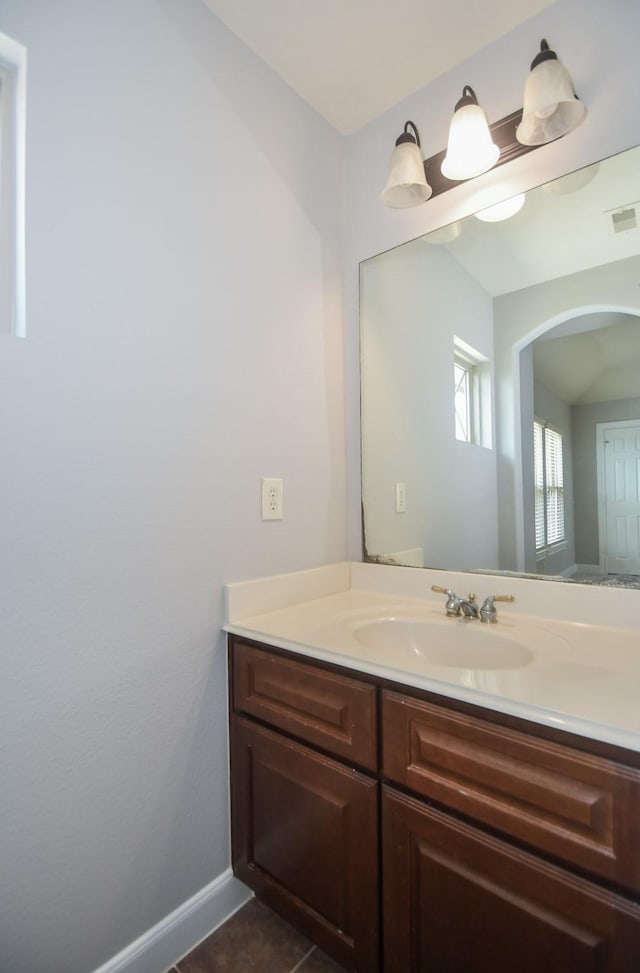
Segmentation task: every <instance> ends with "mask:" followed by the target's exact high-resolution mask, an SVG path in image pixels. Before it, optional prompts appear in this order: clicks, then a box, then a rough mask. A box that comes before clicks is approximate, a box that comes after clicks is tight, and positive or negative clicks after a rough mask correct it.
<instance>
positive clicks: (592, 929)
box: [382, 787, 640, 973]
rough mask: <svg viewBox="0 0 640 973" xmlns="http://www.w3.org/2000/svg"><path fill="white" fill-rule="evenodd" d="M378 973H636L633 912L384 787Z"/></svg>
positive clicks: (639, 929) (639, 914)
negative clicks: (380, 960)
mask: <svg viewBox="0 0 640 973" xmlns="http://www.w3.org/2000/svg"><path fill="white" fill-rule="evenodd" d="M382 814H383V889H384V905H383V914H384V970H385V973H515V971H517V973H541V971H542V973H545V971H546V973H635V971H637V970H640V907H638V906H637V905H634V904H633V903H631V902H629V901H628V900H626V899H624V898H622V897H620V896H617V895H614V894H612V893H609V892H607V891H605V890H603V889H599V888H598V887H597V886H595V885H593V884H592V883H590V882H587V881H584V880H583V879H580V878H577V877H576V876H573V875H571V874H570V873H568V872H565V871H564V870H563V869H561V868H557V867H555V866H552V865H549V864H547V863H545V862H543V861H542V860H541V859H537V858H536V857H535V856H533V855H530V854H528V853H525V852H523V851H520V850H519V849H517V848H515V847H512V846H510V845H509V844H507V843H506V842H504V841H500V840H498V839H496V838H493V837H491V836H489V835H486V834H484V833H483V832H481V831H479V830H477V829H476V828H473V827H471V826H469V825H467V824H464V823H462V822H460V821H458V820H456V819H454V818H452V817H450V816H449V815H446V814H444V813H442V812H440V811H438V810H436V809H435V808H432V807H429V806H427V805H423V804H421V803H419V802H418V801H415V800H413V799H412V798H409V797H406V796H405V795H402V794H399V793H396V792H394V791H393V790H392V789H391V788H386V787H385V788H383V811H382Z"/></svg>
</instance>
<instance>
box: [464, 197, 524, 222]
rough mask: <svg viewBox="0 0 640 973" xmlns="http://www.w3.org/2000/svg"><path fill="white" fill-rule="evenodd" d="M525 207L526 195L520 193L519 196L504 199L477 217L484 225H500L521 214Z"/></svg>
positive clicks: (480, 211)
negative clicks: (503, 221)
mask: <svg viewBox="0 0 640 973" xmlns="http://www.w3.org/2000/svg"><path fill="white" fill-rule="evenodd" d="M523 206H524V193H519V194H518V195H517V196H511V197H510V198H509V199H503V200H502V202H501V203H495V204H494V205H493V206H487V208H486V209H481V210H479V212H477V213H476V214H475V215H476V217H477V219H479V220H482V222H483V223H500V222H501V220H508V219H511V217H512V216H515V215H516V213H519V212H520V210H521V209H522V207H523Z"/></svg>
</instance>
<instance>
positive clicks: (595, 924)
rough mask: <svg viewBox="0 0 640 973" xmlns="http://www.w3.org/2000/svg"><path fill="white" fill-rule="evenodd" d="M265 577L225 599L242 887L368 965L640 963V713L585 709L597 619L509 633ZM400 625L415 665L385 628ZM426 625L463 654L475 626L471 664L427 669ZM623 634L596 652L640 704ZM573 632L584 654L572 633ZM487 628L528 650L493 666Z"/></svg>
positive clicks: (510, 626) (344, 958) (236, 851)
mask: <svg viewBox="0 0 640 973" xmlns="http://www.w3.org/2000/svg"><path fill="white" fill-rule="evenodd" d="M366 568H369V571H370V572H371V571H373V572H374V574H373V575H372V574H371V573H369V575H368V576H367V577H368V578H374V579H375V580H374V585H375V584H378V582H379V580H380V578H381V575H378V576H377V577H376V575H375V572H376V571H378V572H379V571H380V569H379V568H378V567H377V566H366V565H365V566H359V567H358V568H357V570H358V571H362V570H364V569H366ZM303 574H304V573H303ZM419 574H420V575H421V581H422V583H423V584H424V583H425V582H426V580H427V579H426V578H424V577H423V576H422V575H423V573H422V572H419ZM291 577H293V576H291ZM334 580H335V579H334ZM269 581H270V582H271V581H272V579H269ZM360 582H362V576H361V578H360ZM323 583H324V582H323ZM412 583H413V582H412ZM251 584H257V583H249V587H248V588H247V587H244V590H238V591H236V592H230V595H229V622H228V624H227V626H226V628H227V630H228V631H229V632H230V637H229V661H230V708H231V779H232V843H233V865H234V870H235V873H236V875H237V876H238V877H239V878H241V879H242V880H243V881H244V882H245V883H246V884H247V885H248V886H250V887H251V888H252V889H254V891H255V892H256V894H257V895H259V896H260V897H261V898H262V899H263V900H264V901H265V902H267V903H268V904H269V905H270V906H272V907H273V908H274V909H276V910H277V911H279V912H280V913H281V914H282V915H283V916H285V918H287V919H288V920H289V921H290V922H291V923H292V924H294V925H296V926H297V927H298V928H299V929H300V930H301V931H302V932H304V933H305V934H306V935H308V936H309V938H310V939H312V940H313V941H314V942H316V943H317V944H318V945H320V946H321V948H323V949H324V950H325V951H326V952H328V953H329V954H331V955H333V956H334V957H335V958H336V959H337V960H338V962H340V963H341V964H343V965H344V966H345V967H346V968H348V969H352V970H355V971H358V973H376V971H383V973H408V971H425V973H427V971H429V973H431V971H437V973H462V971H464V973H467V971H473V973H500V971H510V973H512V971H514V970H518V971H519V973H528V971H532V973H533V971H534V970H535V971H536V973H537V971H539V970H540V969H546V970H549V971H550V973H551V971H553V973H564V971H566V973H583V971H584V973H587V971H589V973H591V971H593V973H596V971H598V973H604V971H607V973H635V971H637V970H638V969H640V725H637V724H638V723H639V722H640V717H639V716H638V714H637V713H635V712H631V709H629V707H628V706H627V703H626V702H625V699H624V698H620V697H619V698H618V700H617V701H614V704H615V705H614V706H613V707H612V708H610V709H609V710H607V713H608V714H609V715H608V717H607V718H608V719H609V723H607V724H605V723H598V722H597V720H598V719H600V718H601V717H602V715H603V712H604V711H603V710H601V711H599V712H596V713H595V714H594V715H595V719H594V721H593V723H592V724H590V723H589V721H588V719H587V716H588V714H587V712H586V711H585V710H584V709H583V708H581V707H584V706H587V707H588V706H589V705H590V702H589V698H588V697H589V690H588V687H587V688H586V689H585V691H584V692H581V691H580V686H579V683H578V682H577V680H579V679H580V676H581V675H582V677H583V679H584V682H585V685H586V683H587V682H588V680H587V670H588V669H589V668H591V670H595V669H598V670H599V671H598V672H597V673H595V674H596V676H597V678H598V682H599V685H600V692H598V693H593V700H592V701H591V705H592V707H596V708H597V697H598V696H600V697H602V696H603V695H606V692H607V678H606V672H609V674H610V677H611V672H612V671H613V670H612V669H611V670H605V669H604V668H602V667H598V666H595V665H594V664H593V656H592V655H591V656H590V655H589V651H590V650H589V638H590V637H594V635H595V638H596V641H597V639H598V638H601V637H602V631H599V630H597V626H592V625H586V624H584V623H582V625H578V627H577V628H574V629H571V628H570V629H569V630H568V631H567V628H566V626H567V624H568V625H570V624H571V623H563V622H562V621H559V620H554V619H553V618H551V619H545V621H544V624H543V623H542V622H541V620H540V619H533V620H532V619H531V618H530V617H527V618H520V619H518V621H517V622H514V621H513V620H512V621H511V622H509V620H508V618H507V609H505V611H504V615H505V618H504V620H503V621H502V624H503V634H499V625H500V624H501V622H499V623H498V626H485V627H483V628H486V629H489V631H486V632H484V631H483V632H480V630H479V629H474V628H472V626H474V625H478V626H479V625H480V623H479V622H471V623H465V622H464V621H463V622H462V623H461V625H460V622H459V621H458V620H455V619H453V620H452V619H445V620H444V621H443V618H444V616H443V614H442V611H441V609H442V606H441V605H440V604H439V602H438V601H437V600H436V599H432V600H427V601H426V604H425V603H424V602H417V601H412V600H411V599H406V600H405V599H403V597H399V596H398V595H397V594H393V595H389V594H383V593H382V592H380V591H371V590H369V591H363V590H357V591H355V590H354V589H353V587H351V588H350V589H349V590H346V591H342V592H341V591H336V592H334V593H327V592H326V591H323V592H320V589H318V590H317V591H316V592H315V593H316V595H317V596H316V597H312V598H311V599H309V600H306V601H305V600H304V596H303V597H302V599H301V598H300V591H298V592H297V593H296V592H293V593H292V594H290V595H289V596H288V597H289V599H290V603H289V604H288V605H285V602H286V601H287V596H285V595H284V594H283V591H284V589H283V588H280V589H279V590H278V583H277V581H276V582H275V586H274V585H273V584H271V590H270V591H267V593H266V594H265V590H264V589H263V590H262V593H258V595H257V596H256V592H257V591H258V589H256V588H254V589H253V591H251V590H250V585H251ZM529 584H531V582H529ZM233 587H237V589H243V586H242V585H240V586H230V589H231V588H233ZM285 587H286V585H285ZM334 587H335V585H334ZM516 587H518V585H516ZM267 588H269V584H267ZM294 588H295V582H294ZM321 588H322V584H321ZM307 593H308V592H307ZM519 593H520V594H522V597H523V599H524V600H525V602H526V593H525V589H524V588H522V587H521V591H520V592H519ZM619 594H620V593H619V592H618V593H614V595H613V597H614V599H615V598H616V597H617V596H618V595H619ZM246 597H248V599H249V600H248V601H245V602H244V603H243V599H245V598H246ZM608 597H609V596H607V595H605V600H606V599H607V598H608ZM234 598H235V599H236V600H235V602H234ZM296 598H298V601H297V602H296V601H295V599H296ZM291 599H293V601H291ZM618 602H619V603H620V604H622V602H621V600H620V599H619V598H618ZM609 603H611V599H610V598H609ZM250 604H253V607H254V608H258V611H253V613H252V614H250V615H249V617H246V612H247V609H248V608H249V605H250ZM629 604H631V602H630V601H629ZM269 605H270V607H271V609H272V610H270V611H269V610H264V609H265V607H268V606H269ZM249 610H250V609H249ZM634 610H635V609H634ZM239 611H240V612H244V614H245V617H241V616H238V612H239ZM421 612H422V614H420V613H421ZM403 619H405V620H407V619H410V620H411V624H412V626H413V628H412V633H413V634H412V639H413V643H412V645H413V650H412V651H413V656H414V660H415V661H414V663H413V671H412V669H411V668H410V666H411V663H410V660H409V661H407V659H406V658H405V657H404V656H403V646H402V640H401V641H400V642H399V643H397V644H395V645H394V644H393V639H394V635H393V633H394V632H395V631H396V628H395V627H394V625H389V624H388V623H389V622H393V621H394V620H395V621H397V620H400V621H402V620H403ZM419 619H422V621H423V622H424V624H425V625H427V626H432V627H430V628H428V630H427V631H428V635H429V638H431V639H432V640H433V639H435V640H436V641H437V640H438V637H439V636H440V640H441V644H443V645H445V646H446V647H450V649H451V651H452V652H454V655H452V658H453V659H454V661H455V662H456V663H458V662H460V659H459V658H458V657H456V656H455V652H456V651H460V649H459V644H460V643H459V642H458V639H462V641H463V643H464V640H466V639H467V638H468V633H472V632H473V633H474V634H473V639H474V641H473V643H469V644H470V645H471V644H472V648H473V650H474V651H478V667H477V669H473V668H472V667H469V666H466V667H464V666H461V665H458V664H456V665H452V666H449V667H447V666H446V664H444V663H443V660H442V658H441V657H440V656H439V655H437V654H436V656H435V659H436V662H435V664H434V663H433V661H432V659H431V658H429V651H428V647H426V645H427V643H420V641H419V639H418V638H417V637H416V636H415V632H416V631H420V630H419V629H418V628H416V622H417V621H418V620H419ZM376 622H384V623H387V625H386V628H383V631H384V633H385V638H386V639H387V640H388V641H389V642H390V643H391V649H392V653H391V656H390V657H387V658H385V656H384V653H383V651H382V648H380V647H377V648H376V646H375V639H374V640H373V641H372V639H371V637H370V636H369V635H368V634H367V635H366V637H365V643H364V644H362V643H360V642H359V641H358V638H359V633H362V632H363V631H367V632H369V631H371V626H372V625H373V631H374V632H376V631H377V629H376ZM447 624H451V625H453V626H459V627H458V629H457V630H454V629H451V628H448V629H447V628H446V625H447ZM574 624H575V623H574ZM367 626H368V628H367ZM563 626H564V627H563ZM492 629H495V631H491V630H492ZM400 631H404V629H403V628H402V626H401V627H400ZM505 631H506V632H507V633H508V634H507V635H505V634H504V632H505ZM451 632H454V635H453V636H452V635H451V634H450V633H451ZM571 632H574V636H571ZM390 633H391V634H390ZM608 635H609V643H608V645H602V646H601V649H602V651H603V652H608V654H609V655H610V658H611V659H612V660H613V661H612V662H611V665H612V666H617V667H618V671H619V672H622V671H624V678H625V680H626V683H627V685H629V687H630V690H631V692H630V696H629V705H630V704H631V700H632V699H633V698H634V687H635V688H637V687H638V685H639V682H638V679H639V676H640V645H638V643H640V638H638V637H637V636H636V635H635V632H630V631H629V630H625V629H622V628H621V629H620V630H617V631H614V632H609V633H608ZM580 636H583V637H584V638H585V639H586V641H585V642H584V645H585V646H587V647H586V648H584V647H583V648H581V647H580V645H578V644H577V643H576V644H573V643H572V642H571V637H573V638H574V640H576V639H579V637H580ZM628 636H630V638H628ZM485 638H486V645H487V651H488V652H491V651H493V648H494V646H495V645H496V644H500V639H502V640H503V642H502V645H503V648H504V649H505V651H508V649H509V646H510V644H513V645H514V646H515V645H516V644H517V645H519V646H520V647H522V646H523V645H524V646H525V648H527V649H528V651H529V652H530V657H528V659H526V660H525V657H524V656H523V657H522V658H519V659H518V661H517V662H514V667H513V668H512V667H511V666H510V664H509V662H508V660H507V661H504V660H500V659H498V657H496V656H495V655H487V656H486V659H488V660H489V661H488V667H487V666H485V664H484V663H483V653H484V647H483V644H482V642H481V641H479V640H482V639H485ZM496 640H498V643H496ZM536 640H537V641H538V642H539V643H540V653H541V654H540V656H538V655H536V649H535V642H536ZM625 640H626V641H625ZM634 645H635V646H636V649H637V652H638V658H637V660H635V659H634V653H633V647H634ZM456 646H458V648H456ZM563 646H564V651H563ZM567 646H568V648H567ZM591 651H593V650H591ZM616 652H617V653H618V655H617V657H616V658H615V659H614V656H616ZM425 659H426V661H425ZM497 659H498V661H496V660H497ZM589 660H591V661H589ZM572 667H573V669H572ZM447 668H448V669H449V670H451V671H450V672H449V673H447V672H446V671H445V670H447ZM571 672H573V683H572V685H570V683H571V676H570V675H569V676H568V675H567V673H569V674H571ZM592 674H593V672H592ZM545 679H546V680H547V682H548V684H549V688H548V695H549V696H550V697H551V698H553V699H554V700H555V702H554V708H553V709H546V708H545V707H544V706H543V705H541V703H542V701H543V700H544V682H545ZM563 679H564V680H565V682H566V686H565V698H564V701H563V704H562V706H561V705H560V703H559V696H558V692H559V690H558V684H559V683H561V682H562V680H563ZM527 681H529V685H528V688H527ZM552 682H553V683H554V686H553V688H552V685H551V684H552ZM612 685H613V682H612V681H611V678H610V679H609V686H612ZM523 687H524V688H523ZM535 694H538V695H539V700H540V702H539V704H535V703H534V702H533V701H532V700H533V696H534V695H535ZM580 696H581V697H583V699H582V701H581V702H580V701H579V699H578V697H580ZM572 697H573V698H574V699H575V702H574V704H573V705H572V703H571V699H572ZM635 698H636V699H637V698H638V697H635ZM604 705H605V708H606V703H605V704H604ZM616 710H617V716H616V717H613V716H612V715H611V714H612V713H615V712H616ZM627 710H628V711H627Z"/></svg>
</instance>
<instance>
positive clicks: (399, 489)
mask: <svg viewBox="0 0 640 973" xmlns="http://www.w3.org/2000/svg"><path fill="white" fill-rule="evenodd" d="M406 511H407V484H406V483H396V513H397V514H404V513H406Z"/></svg>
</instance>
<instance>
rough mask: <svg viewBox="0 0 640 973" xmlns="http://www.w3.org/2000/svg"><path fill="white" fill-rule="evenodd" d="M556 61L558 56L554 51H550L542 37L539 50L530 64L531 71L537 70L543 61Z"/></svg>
mask: <svg viewBox="0 0 640 973" xmlns="http://www.w3.org/2000/svg"><path fill="white" fill-rule="evenodd" d="M557 60H558V55H557V54H556V52H555V51H552V50H550V48H549V44H548V43H547V41H546V40H545V39H544V37H543V38H542V40H541V41H540V50H539V51H538V53H537V54H536V56H535V57H534V59H533V61H532V62H531V70H532V71H533V69H534V68H537V67H538V65H539V64H542V62H543V61H557Z"/></svg>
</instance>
